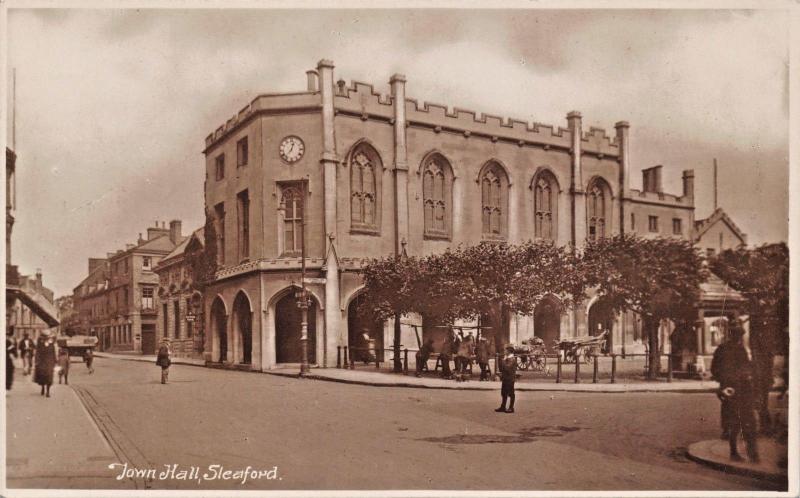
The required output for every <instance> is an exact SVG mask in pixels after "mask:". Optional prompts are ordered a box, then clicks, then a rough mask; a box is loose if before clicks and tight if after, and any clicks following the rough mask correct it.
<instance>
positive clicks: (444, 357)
mask: <svg viewBox="0 0 800 498" xmlns="http://www.w3.org/2000/svg"><path fill="white" fill-rule="evenodd" d="M453 341H454V338H453V330H452V329H448V330H447V333H446V335H445V337H444V342H443V343H442V352H441V353H440V354H439V359H440V360H441V361H442V377H444V378H445V379H449V378H451V377H452V376H453V373H452V371H451V370H450V358H452V357H453Z"/></svg>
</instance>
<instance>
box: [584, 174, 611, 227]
mask: <svg viewBox="0 0 800 498" xmlns="http://www.w3.org/2000/svg"><path fill="white" fill-rule="evenodd" d="M610 202H611V189H610V188H609V187H608V184H606V182H605V181H603V180H602V179H596V180H594V181H593V182H592V183H591V184H590V185H589V189H588V190H587V192H586V216H587V222H588V223H587V230H588V233H587V237H588V238H589V240H597V239H601V238H603V237H606V236H608V235H610V231H609V227H608V225H607V221H608V215H609V214H610V211H611V208H610V206H609V203H610Z"/></svg>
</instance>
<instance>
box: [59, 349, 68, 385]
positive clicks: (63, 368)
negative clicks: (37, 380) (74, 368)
mask: <svg viewBox="0 0 800 498" xmlns="http://www.w3.org/2000/svg"><path fill="white" fill-rule="evenodd" d="M62 380H63V381H64V385H69V350H68V349H67V348H59V349H58V383H59V384H61V381H62Z"/></svg>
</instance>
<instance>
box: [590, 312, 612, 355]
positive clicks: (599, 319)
mask: <svg viewBox="0 0 800 498" xmlns="http://www.w3.org/2000/svg"><path fill="white" fill-rule="evenodd" d="M606 330H607V331H608V336H607V339H606V347H605V349H603V352H604V353H608V352H610V351H613V350H614V311H613V310H612V309H611V307H610V306H609V305H608V302H607V301H605V300H603V299H599V300H597V301H595V303H594V304H592V307H591V308H589V334H590V335H600V334H602V333H603V332H605V331H606Z"/></svg>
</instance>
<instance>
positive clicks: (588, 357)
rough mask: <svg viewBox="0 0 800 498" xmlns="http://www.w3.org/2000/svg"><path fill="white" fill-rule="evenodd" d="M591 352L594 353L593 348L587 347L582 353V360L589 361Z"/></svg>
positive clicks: (590, 360)
mask: <svg viewBox="0 0 800 498" xmlns="http://www.w3.org/2000/svg"><path fill="white" fill-rule="evenodd" d="M593 354H594V350H593V349H589V350H587V351H586V352H585V353H583V362H584V363H587V364H588V363H591V362H592V355H593Z"/></svg>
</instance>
